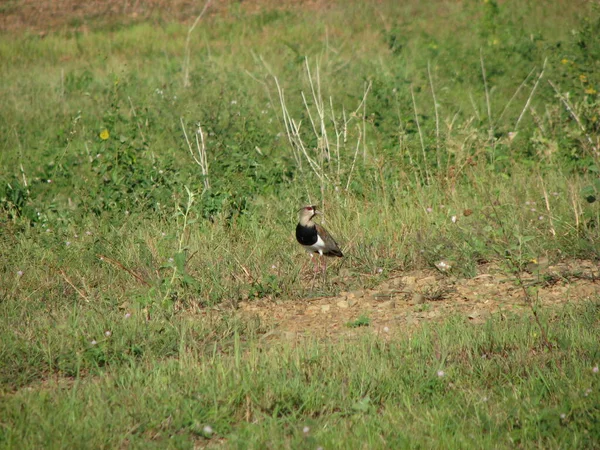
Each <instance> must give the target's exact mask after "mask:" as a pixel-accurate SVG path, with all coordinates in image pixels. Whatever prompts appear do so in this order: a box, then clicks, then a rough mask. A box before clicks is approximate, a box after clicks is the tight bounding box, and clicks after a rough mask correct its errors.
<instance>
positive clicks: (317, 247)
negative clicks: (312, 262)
mask: <svg viewBox="0 0 600 450" xmlns="http://www.w3.org/2000/svg"><path fill="white" fill-rule="evenodd" d="M303 247H304V248H305V249H306V251H307V252H311V253H314V252H317V253H319V254H320V255H323V250H324V249H325V242H323V239H321V236H317V242H315V243H314V244H313V245H303Z"/></svg>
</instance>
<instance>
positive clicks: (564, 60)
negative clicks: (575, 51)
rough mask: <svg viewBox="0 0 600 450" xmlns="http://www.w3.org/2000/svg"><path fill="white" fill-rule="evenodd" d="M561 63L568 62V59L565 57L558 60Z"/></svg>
mask: <svg viewBox="0 0 600 450" xmlns="http://www.w3.org/2000/svg"><path fill="white" fill-rule="evenodd" d="M560 63H561V64H569V60H568V59H567V58H563V59H561V60H560Z"/></svg>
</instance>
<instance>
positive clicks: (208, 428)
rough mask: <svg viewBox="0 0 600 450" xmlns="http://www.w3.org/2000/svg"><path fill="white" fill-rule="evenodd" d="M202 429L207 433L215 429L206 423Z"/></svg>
mask: <svg viewBox="0 0 600 450" xmlns="http://www.w3.org/2000/svg"><path fill="white" fill-rule="evenodd" d="M202 431H204V432H205V433H206V434H212V433H213V429H212V427H211V426H210V425H204V428H203V429H202Z"/></svg>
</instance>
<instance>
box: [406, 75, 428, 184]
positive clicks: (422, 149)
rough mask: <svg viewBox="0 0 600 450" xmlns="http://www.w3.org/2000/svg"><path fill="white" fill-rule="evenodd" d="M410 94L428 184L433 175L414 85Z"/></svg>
mask: <svg viewBox="0 0 600 450" xmlns="http://www.w3.org/2000/svg"><path fill="white" fill-rule="evenodd" d="M410 96H411V97H412V102H413V110H414V112H415V122H416V124H417V130H418V132H419V141H420V142H421V151H422V152H423V166H424V167H425V178H426V179H427V184H429V183H431V177H430V176H429V169H428V168H427V154H426V152H425V141H423V132H422V131H421V124H420V123H419V113H418V111H417V102H416V101H415V93H414V91H413V88H412V86H411V87H410Z"/></svg>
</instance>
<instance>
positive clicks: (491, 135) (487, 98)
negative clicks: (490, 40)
mask: <svg viewBox="0 0 600 450" xmlns="http://www.w3.org/2000/svg"><path fill="white" fill-rule="evenodd" d="M479 59H480V61H481V75H482V77H483V88H484V90H485V104H486V107H487V115H488V126H489V129H488V137H489V139H490V142H491V143H493V142H494V123H493V121H492V103H491V101H490V90H489V89H488V85H487V77H486V75H485V65H484V64H483V50H482V49H480V50H479Z"/></svg>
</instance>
